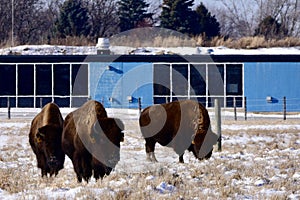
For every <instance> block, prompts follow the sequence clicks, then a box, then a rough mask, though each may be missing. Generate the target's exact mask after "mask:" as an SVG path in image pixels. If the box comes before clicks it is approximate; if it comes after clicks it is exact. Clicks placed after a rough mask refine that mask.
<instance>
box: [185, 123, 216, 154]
mask: <svg viewBox="0 0 300 200" xmlns="http://www.w3.org/2000/svg"><path fill="white" fill-rule="evenodd" d="M217 140H218V136H217V134H215V133H214V132H212V130H211V129H210V128H209V129H208V131H207V133H206V134H203V133H196V134H195V135H193V140H192V144H191V146H190V147H189V151H192V152H193V154H194V155H195V157H196V158H198V159H199V160H202V159H204V158H205V159H209V158H210V157H211V154H212V151H213V145H215V144H216V143H217Z"/></svg>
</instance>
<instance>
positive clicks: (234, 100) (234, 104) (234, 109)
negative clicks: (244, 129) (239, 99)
mask: <svg viewBox="0 0 300 200" xmlns="http://www.w3.org/2000/svg"><path fill="white" fill-rule="evenodd" d="M233 111H234V120H235V121H236V120H237V115H236V98H235V97H233Z"/></svg>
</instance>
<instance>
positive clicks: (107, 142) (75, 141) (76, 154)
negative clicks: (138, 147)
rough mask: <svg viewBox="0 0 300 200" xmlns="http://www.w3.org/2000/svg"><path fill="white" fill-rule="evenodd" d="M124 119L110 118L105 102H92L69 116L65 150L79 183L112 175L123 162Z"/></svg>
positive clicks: (66, 122) (64, 134) (66, 120)
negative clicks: (120, 162) (103, 103)
mask: <svg viewBox="0 0 300 200" xmlns="http://www.w3.org/2000/svg"><path fill="white" fill-rule="evenodd" d="M123 130H124V125H123V123H122V122H121V120H119V119H116V118H109V117H107V113H106V111H105V108H104V107H103V106H102V104H101V103H99V102H97V101H94V100H90V101H88V102H86V103H85V104H84V105H82V106H81V107H80V108H78V109H77V110H75V111H73V112H71V113H69V114H68V115H67V116H66V118H65V122H64V129H63V136H62V148H63V150H64V152H65V153H66V154H67V155H68V157H69V158H70V159H71V160H72V163H73V166H74V170H75V173H76V175H77V180H78V182H81V181H82V178H83V179H84V180H85V181H87V182H88V181H89V179H90V177H91V176H92V174H93V173H94V178H95V179H96V180H97V179H99V178H100V177H101V178H103V177H104V176H105V175H109V174H110V172H111V171H112V169H113V168H114V167H115V166H116V164H117V163H118V161H119V160H120V142H122V141H123V140H124V133H123V132H122V131H123Z"/></svg>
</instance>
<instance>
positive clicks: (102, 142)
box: [90, 118, 124, 170]
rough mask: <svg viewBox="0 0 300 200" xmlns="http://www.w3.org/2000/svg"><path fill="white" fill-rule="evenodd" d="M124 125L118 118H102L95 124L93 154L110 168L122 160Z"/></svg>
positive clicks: (92, 137) (92, 136)
mask: <svg viewBox="0 0 300 200" xmlns="http://www.w3.org/2000/svg"><path fill="white" fill-rule="evenodd" d="M123 130H124V125H123V123H122V121H121V120H119V119H116V118H101V119H98V122H96V123H95V124H94V125H93V131H92V133H91V135H90V136H91V141H92V143H94V145H93V146H94V148H92V149H93V150H92V154H93V156H94V157H95V158H96V159H97V160H98V161H99V162H100V163H102V164H103V165H105V166H106V167H108V168H109V169H110V170H111V168H114V167H115V165H116V164H117V163H118V162H119V160H120V143H121V142H122V141H124V133H123Z"/></svg>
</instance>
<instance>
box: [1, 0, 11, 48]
mask: <svg viewBox="0 0 300 200" xmlns="http://www.w3.org/2000/svg"><path fill="white" fill-rule="evenodd" d="M11 5H12V4H11V0H2V1H1V4H0V44H1V45H5V43H7V42H9V41H8V40H9V39H11V34H12V33H11V28H12V26H11V24H12V20H11V19H12V17H11V16H12V12H11V11H12V6H11Z"/></svg>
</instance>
